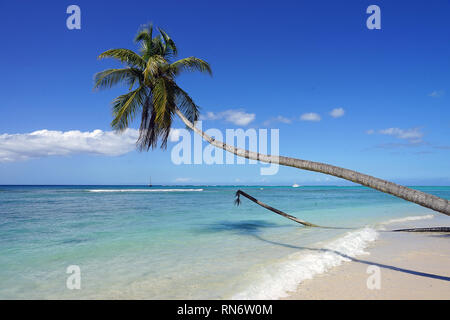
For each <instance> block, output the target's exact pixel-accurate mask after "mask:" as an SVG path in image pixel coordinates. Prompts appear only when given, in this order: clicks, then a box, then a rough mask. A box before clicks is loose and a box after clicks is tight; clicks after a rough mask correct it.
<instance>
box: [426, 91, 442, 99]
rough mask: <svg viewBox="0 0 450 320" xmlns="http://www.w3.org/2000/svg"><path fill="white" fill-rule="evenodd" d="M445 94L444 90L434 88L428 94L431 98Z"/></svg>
mask: <svg viewBox="0 0 450 320" xmlns="http://www.w3.org/2000/svg"><path fill="white" fill-rule="evenodd" d="M444 94H445V91H444V90H434V91H433V92H432V93H430V94H429V96H430V97H432V98H439V97H442V96H443V95H444Z"/></svg>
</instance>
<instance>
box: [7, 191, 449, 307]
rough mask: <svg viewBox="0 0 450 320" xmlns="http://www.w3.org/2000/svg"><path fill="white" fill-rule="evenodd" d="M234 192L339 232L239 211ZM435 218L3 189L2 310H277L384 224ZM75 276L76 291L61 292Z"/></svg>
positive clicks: (372, 207)
mask: <svg viewBox="0 0 450 320" xmlns="http://www.w3.org/2000/svg"><path fill="white" fill-rule="evenodd" d="M238 189H241V190H243V191H245V192H247V193H249V194H250V195H252V196H254V197H255V198H257V199H259V200H261V201H263V202H265V203H267V204H269V205H271V206H273V207H275V208H278V209H280V210H283V211H285V212H287V213H289V214H292V215H294V216H297V217H298V218H300V219H303V220H306V221H309V222H312V223H315V224H319V225H325V226H334V227H343V228H337V229H324V228H305V227H303V226H301V225H298V224H296V223H295V222H292V221H290V220H287V219H285V218H283V217H280V216H278V215H276V214H274V213H272V212H270V211H267V210H265V209H263V208H261V207H260V206H258V205H256V204H254V203H252V202H250V201H249V200H247V199H246V198H241V199H242V204H241V206H239V207H236V206H235V205H234V193H235V192H236V190H238ZM417 189H420V190H422V191H425V192H429V193H432V194H435V195H437V196H440V197H444V198H447V199H449V198H450V187H417ZM436 216H442V215H441V214H439V213H436V212H433V211H431V210H428V209H426V208H423V207H420V206H418V205H415V204H411V203H408V202H406V201H403V200H400V199H397V198H395V197H392V196H389V195H386V194H382V193H380V192H377V191H373V190H370V189H368V188H364V187H320V186H317V187H316V186H315V187H298V188H293V187H268V186H252V187H248V186H183V187H180V186H153V187H151V188H149V187H145V186H0V299H98V298H108V299H222V298H243V299H255V298H268V299H272V298H279V297H282V296H285V295H286V294H287V293H288V292H289V291H290V290H293V289H295V287H296V286H297V285H298V284H299V283H301V281H302V280H304V279H308V278H312V277H314V276H315V275H316V274H319V273H323V272H326V271H327V270H329V269H330V268H332V267H334V266H336V265H339V264H340V263H342V262H343V261H346V258H345V257H344V255H347V256H357V255H360V254H363V253H364V248H365V247H366V246H367V245H368V244H369V243H370V242H371V241H373V240H375V239H376V238H377V233H378V232H379V230H380V229H381V230H382V229H383V228H384V229H389V221H392V220H395V221H397V222H398V221H403V220H405V221H408V220H410V221H414V219H429V220H430V224H433V222H432V221H433V217H436ZM448 220H449V219H447V221H448ZM447 225H450V223H447ZM377 230H378V231H377ZM323 248H325V249H327V250H321V249H323ZM336 252H338V253H339V252H340V253H342V254H343V255H339V254H336ZM71 265H76V266H79V268H80V270H81V288H80V289H79V290H69V289H68V288H67V287H66V280H67V278H68V277H69V275H70V274H68V273H66V271H67V268H68V266H71Z"/></svg>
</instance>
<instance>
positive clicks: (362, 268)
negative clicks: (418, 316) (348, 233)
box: [286, 217, 450, 300]
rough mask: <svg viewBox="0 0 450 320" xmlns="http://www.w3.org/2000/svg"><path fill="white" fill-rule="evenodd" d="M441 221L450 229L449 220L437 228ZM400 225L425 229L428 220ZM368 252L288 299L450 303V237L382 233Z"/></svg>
mask: <svg viewBox="0 0 450 320" xmlns="http://www.w3.org/2000/svg"><path fill="white" fill-rule="evenodd" d="M438 221H439V223H441V224H442V226H444V225H447V224H443V223H445V222H447V223H448V217H443V218H439V217H438V219H435V221H433V225H434V224H436V223H437V222H438ZM441 224H437V225H436V226H438V225H439V226H440V225H441ZM398 226H400V225H395V224H392V225H389V227H386V229H387V230H390V229H394V228H392V227H398ZM401 226H402V227H405V226H406V227H414V226H417V227H426V226H429V221H426V220H424V221H414V222H412V221H411V222H409V223H406V224H405V223H403V224H402V225H401ZM366 251H368V252H369V253H370V254H369V255H363V256H358V257H357V258H355V259H353V261H352V262H348V263H344V264H342V265H341V266H338V267H336V268H333V269H332V270H330V271H329V272H327V273H324V274H320V275H317V276H316V277H314V278H313V279H311V280H305V281H304V282H302V283H301V284H300V285H299V286H298V289H297V291H296V292H294V293H292V294H291V295H290V296H289V297H287V298H286V299H339V300H347V299H364V300H366V299H369V300H378V299H395V300H396V299H445V300H448V299H450V234H448V233H447V234H444V233H403V232H398V233H397V232H380V236H379V239H378V240H377V241H375V242H373V243H371V244H370V246H369V247H368V248H367V249H366ZM371 265H373V266H377V267H378V268H379V271H380V273H379V274H380V282H379V284H380V288H379V289H376V288H373V289H369V288H368V286H367V280H368V278H369V277H371V276H372V275H373V273H368V272H367V269H368V267H369V266H371ZM372 284H373V282H372Z"/></svg>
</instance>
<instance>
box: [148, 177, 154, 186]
mask: <svg viewBox="0 0 450 320" xmlns="http://www.w3.org/2000/svg"><path fill="white" fill-rule="evenodd" d="M151 186H153V185H152V177H151V176H150V180H149V182H148V185H147V187H151Z"/></svg>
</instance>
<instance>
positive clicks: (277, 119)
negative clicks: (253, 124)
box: [263, 116, 292, 126]
mask: <svg viewBox="0 0 450 320" xmlns="http://www.w3.org/2000/svg"><path fill="white" fill-rule="evenodd" d="M277 122H279V123H285V124H290V123H292V119H289V118H286V117H283V116H277V117H274V118H270V119H269V120H266V121H264V123H263V124H264V125H265V126H268V125H270V124H272V123H277Z"/></svg>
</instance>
